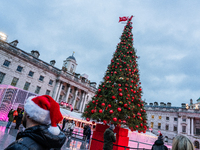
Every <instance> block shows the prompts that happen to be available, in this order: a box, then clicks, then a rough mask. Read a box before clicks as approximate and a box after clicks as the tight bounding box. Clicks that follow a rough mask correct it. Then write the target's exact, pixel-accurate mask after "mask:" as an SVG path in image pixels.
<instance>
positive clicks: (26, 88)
mask: <svg viewBox="0 0 200 150" xmlns="http://www.w3.org/2000/svg"><path fill="white" fill-rule="evenodd" d="M30 84H31V83H29V82H26V83H25V84H24V90H28V89H29V86H30Z"/></svg>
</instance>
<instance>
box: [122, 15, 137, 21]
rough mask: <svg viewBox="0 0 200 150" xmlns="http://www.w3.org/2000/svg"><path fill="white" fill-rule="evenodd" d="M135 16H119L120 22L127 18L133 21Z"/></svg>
mask: <svg viewBox="0 0 200 150" xmlns="http://www.w3.org/2000/svg"><path fill="white" fill-rule="evenodd" d="M133 17H134V16H131V17H130V18H129V17H119V22H121V21H127V20H129V21H131V20H132V18H133Z"/></svg>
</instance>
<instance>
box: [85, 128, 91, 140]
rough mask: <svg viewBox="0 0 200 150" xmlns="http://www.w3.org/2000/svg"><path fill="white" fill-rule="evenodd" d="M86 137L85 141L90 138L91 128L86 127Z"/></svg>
mask: <svg viewBox="0 0 200 150" xmlns="http://www.w3.org/2000/svg"><path fill="white" fill-rule="evenodd" d="M86 136H87V139H90V136H91V128H90V127H88V128H87V130H86Z"/></svg>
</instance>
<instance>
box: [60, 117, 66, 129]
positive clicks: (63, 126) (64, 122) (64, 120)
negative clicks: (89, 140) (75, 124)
mask: <svg viewBox="0 0 200 150" xmlns="http://www.w3.org/2000/svg"><path fill="white" fill-rule="evenodd" d="M66 122H67V119H66V118H64V119H63V124H62V129H61V130H62V131H63V129H64V128H65V124H66Z"/></svg>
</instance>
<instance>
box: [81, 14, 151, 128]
mask: <svg viewBox="0 0 200 150" xmlns="http://www.w3.org/2000/svg"><path fill="white" fill-rule="evenodd" d="M131 19H132V17H131V18H129V19H128V21H127V24H126V26H125V27H124V30H123V33H122V36H121V38H120V39H121V42H120V43H119V44H118V45H117V48H116V51H115V53H114V54H113V58H112V59H111V63H110V65H108V69H107V71H106V73H105V77H104V78H103V82H101V83H100V85H99V88H98V90H97V92H96V95H95V96H94V97H93V98H92V101H90V102H89V103H88V105H87V108H86V109H85V111H84V113H83V115H82V116H83V117H85V118H86V120H87V121H89V120H90V119H92V120H96V121H97V122H103V123H104V124H107V123H109V124H110V123H112V124H114V125H117V126H119V127H120V126H121V125H122V124H123V126H124V127H129V128H130V129H131V131H134V130H138V132H141V131H143V132H146V129H147V122H146V119H147V118H146V111H145V110H144V102H143V101H142V99H141V96H142V88H141V82H140V76H139V70H138V64H137V58H138V57H137V56H136V51H135V49H134V47H133V34H132V32H131V31H132V22H131Z"/></svg>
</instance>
